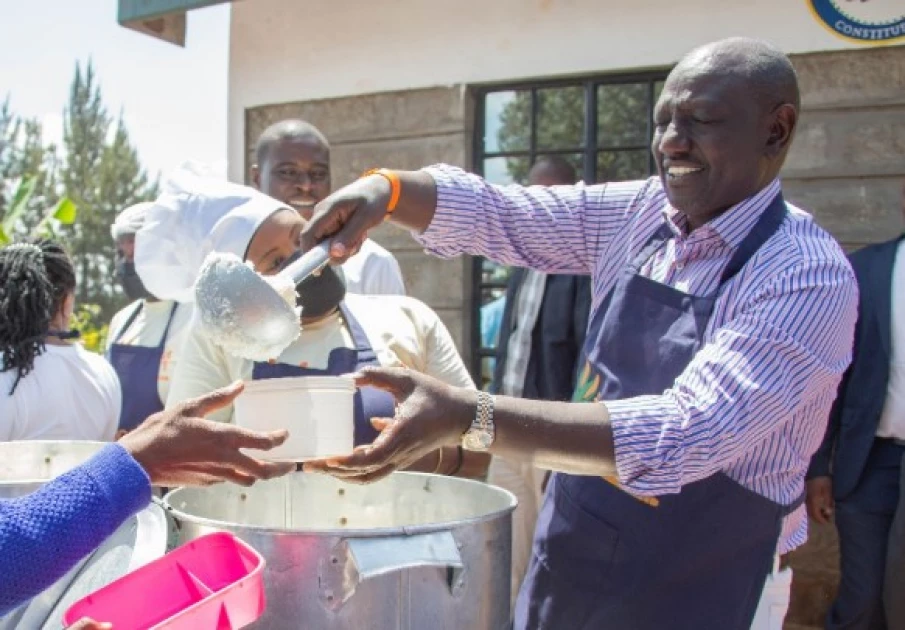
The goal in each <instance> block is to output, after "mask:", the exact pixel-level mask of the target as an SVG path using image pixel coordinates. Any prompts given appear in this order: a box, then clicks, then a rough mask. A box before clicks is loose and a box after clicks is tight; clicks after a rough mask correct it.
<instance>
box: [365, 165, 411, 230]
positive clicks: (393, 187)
mask: <svg viewBox="0 0 905 630" xmlns="http://www.w3.org/2000/svg"><path fill="white" fill-rule="evenodd" d="M368 175H380V176H381V177H383V178H384V179H386V180H387V181H388V182H390V202H389V203H388V204H387V214H386V217H385V219H389V218H390V215H391V214H393V210H395V209H396V204H398V203H399V195H400V193H401V192H402V183H401V182H400V181H399V176H398V175H397V174H396V172H395V171H391V170H390V169H387V168H372V169H371V170H369V171H368V172H367V173H365V174H364V175H362V177H367V176H368Z"/></svg>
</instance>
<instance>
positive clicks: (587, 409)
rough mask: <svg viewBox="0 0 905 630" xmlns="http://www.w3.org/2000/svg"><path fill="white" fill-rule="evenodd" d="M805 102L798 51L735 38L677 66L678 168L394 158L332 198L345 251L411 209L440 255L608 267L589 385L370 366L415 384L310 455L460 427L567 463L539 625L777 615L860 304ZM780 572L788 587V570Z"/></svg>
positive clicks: (559, 268)
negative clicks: (521, 176) (512, 386)
mask: <svg viewBox="0 0 905 630" xmlns="http://www.w3.org/2000/svg"><path fill="white" fill-rule="evenodd" d="M799 107H800V98H799V91H798V82H797V77H796V75H795V71H794V69H793V68H792V65H791V63H790V62H789V60H788V58H787V57H786V56H785V55H784V54H783V53H782V52H780V51H778V50H777V49H775V48H773V47H772V46H770V45H769V44H766V43H764V42H760V41H757V40H751V39H745V38H732V39H727V40H722V41H719V42H715V43H712V44H708V45H706V46H702V47H700V48H698V49H696V50H694V51H692V52H690V53H689V54H688V55H686V56H685V57H684V58H683V59H682V60H681V61H680V62H679V64H678V65H677V66H676V67H675V69H673V71H672V72H671V73H670V75H669V77H668V78H667V80H666V83H665V86H664V89H663V92H662V94H661V96H660V99H659V101H658V103H657V106H656V108H655V114H654V125H655V132H654V137H653V141H652V147H651V148H652V153H653V157H654V160H655V162H656V164H657V167H658V173H659V176H658V177H654V178H651V179H648V180H645V181H637V182H622V183H607V184H598V185H583V184H580V183H579V184H577V185H575V186H557V187H551V188H538V187H533V188H522V187H518V186H508V187H498V186H493V185H491V184H489V183H488V182H486V181H484V180H483V179H481V178H479V177H477V176H474V175H470V174H467V173H465V172H463V171H461V170H459V169H457V168H453V167H449V166H436V167H432V168H427V169H424V170H422V171H417V172H400V171H389V170H381V171H378V172H377V173H375V174H372V175H370V176H368V177H366V178H363V179H361V180H359V181H357V182H355V183H353V184H351V185H350V186H348V187H347V188H345V189H343V190H340V191H338V192H337V193H336V194H335V195H333V196H331V197H330V198H328V199H326V200H325V201H324V202H322V204H320V205H319V207H318V208H317V210H316V212H315V215H314V217H313V219H312V221H311V223H310V224H309V226H308V228H307V230H306V232H305V233H304V234H303V239H304V240H305V242H306V243H307V244H308V245H311V244H313V243H314V242H316V241H317V240H320V239H322V238H325V237H330V238H332V239H333V245H332V248H331V250H332V253H333V255H334V257H335V258H336V259H337V260H342V259H343V258H344V257H346V256H347V255H348V254H349V253H350V252H351V251H354V245H355V243H357V242H360V239H361V237H362V234H364V233H366V231H367V230H368V229H370V228H371V227H373V226H375V225H378V224H379V223H381V222H382V221H384V220H385V219H386V218H389V219H390V220H393V221H394V222H396V223H397V224H399V225H402V226H404V227H407V228H409V229H411V230H412V231H413V233H414V234H415V236H416V238H417V239H418V240H419V241H420V242H421V243H422V244H423V245H424V246H425V247H426V248H427V249H428V251H430V252H432V253H434V254H436V255H439V256H444V257H452V256H458V255H460V254H463V253H469V254H479V255H483V256H486V257H488V258H490V259H492V260H494V261H497V262H499V263H502V264H508V265H517V266H525V267H531V268H535V269H538V270H540V271H543V272H546V273H571V274H579V273H590V274H592V276H593V301H592V306H591V315H590V323H589V326H588V331H587V336H586V343H585V347H584V362H583V367H582V369H581V373H580V375H579V383H578V387H577V388H576V392H575V395H574V396H573V401H574V402H571V403H562V402H546V401H527V400H520V399H515V398H509V397H506V396H495V397H493V396H490V395H488V394H486V393H484V392H466V391H464V390H455V389H451V388H448V387H445V386H442V385H440V384H438V383H436V382H433V381H431V380H430V379H427V378H422V377H420V376H419V375H414V374H410V373H408V372H404V371H398V370H374V371H368V372H367V373H365V374H363V375H361V376H360V377H359V379H358V380H359V382H360V383H361V384H372V385H377V386H381V387H384V388H386V389H388V390H389V391H391V392H393V394H394V395H395V396H396V399H397V402H398V407H397V414H396V420H395V422H393V423H392V424H390V425H389V426H388V428H387V429H386V430H385V431H384V432H383V434H382V435H381V436H380V437H379V438H378V440H377V442H375V444H374V445H373V446H372V447H370V448H364V449H361V450H359V451H358V452H356V453H353V454H351V455H349V456H347V457H343V458H336V459H331V460H328V461H321V462H311V463H309V464H307V465H306V467H307V468H309V469H312V470H321V471H326V472H328V473H330V474H334V475H336V476H339V477H342V478H345V479H349V480H353V481H360V482H367V481H372V480H374V479H378V478H380V477H382V476H384V475H386V474H388V473H390V472H392V471H393V470H395V469H397V468H402V467H404V466H405V465H407V463H408V462H409V461H413V460H414V459H415V458H417V457H420V456H421V455H423V454H424V453H427V452H429V451H430V450H433V449H435V448H437V447H438V446H440V445H442V444H445V443H454V442H456V441H460V440H461V441H462V443H463V444H464V445H465V446H466V448H471V449H475V450H489V451H490V452H491V453H493V454H500V455H502V456H504V457H507V458H519V457H521V458H525V459H527V460H528V461H531V462H532V463H533V464H534V465H536V466H539V467H543V468H548V469H551V470H554V471H557V472H556V474H554V475H553V477H552V479H551V482H550V485H549V488H548V490H547V493H546V497H545V501H544V506H543V508H542V510H541V513H540V516H539V520H538V526H537V531H536V534H535V540H534V554H533V558H532V562H531V566H530V567H529V569H528V575H527V577H526V578H525V582H524V584H523V586H522V589H521V592H520V595H519V598H518V601H517V604H516V610H515V623H514V627H515V628H517V629H519V630H523V629H529V628H531V629H533V628H570V629H583V630H595V629H599V628H618V629H620V630H621V629H632V630H659V629H661V628H683V629H684V628H714V629H717V628H718V629H720V630H749V628H751V626H752V623H755V621H756V622H757V623H758V624H759V625H758V627H759V628H760V627H769V628H778V627H779V625H777V624H780V625H781V623H782V617H783V616H784V614H785V611H784V610H778V611H772V610H767V611H765V613H764V617H765V619H766V620H764V619H760V618H758V619H757V620H755V614H756V613H757V608H758V602H759V600H760V598H761V594H762V593H763V592H764V585H765V584H768V582H767V579H768V577H769V576H776V575H778V574H779V573H781V572H782V571H784V570H785V568H784V566H783V564H784V558H785V555H786V554H787V553H788V552H789V551H791V550H792V549H795V548H796V547H798V546H799V545H801V544H802V543H804V541H805V540H806V537H807V520H806V515H805V510H804V509H803V506H802V504H803V500H804V475H805V471H806V470H807V467H808V463H809V460H810V457H811V455H812V454H813V453H814V451H815V450H816V448H817V446H818V445H819V444H820V441H821V438H822V437H823V433H824V430H825V427H826V423H827V415H828V412H829V409H830V406H831V405H832V402H833V400H834V398H835V396H836V387H837V385H838V383H839V381H840V378H841V375H842V373H843V372H844V371H845V369H846V368H847V366H848V365H849V363H850V361H851V354H852V338H853V332H854V326H855V319H856V311H857V304H856V303H857V287H856V282H855V278H854V274H853V272H852V269H851V266H850V265H849V263H848V261H847V260H846V257H845V255H844V253H843V252H842V250H841V248H840V247H839V245H838V243H836V241H835V240H834V239H833V238H832V237H831V236H830V235H829V234H827V233H826V232H825V231H824V230H822V229H821V228H820V227H819V226H818V225H817V224H816V223H815V222H814V220H813V219H812V217H811V216H810V215H809V214H807V213H806V212H804V211H803V210H800V209H798V208H796V207H794V206H793V205H791V204H789V203H787V202H786V201H785V200H784V199H783V196H782V192H781V184H780V181H779V171H780V169H781V167H782V164H783V162H784V160H785V157H786V154H787V152H788V149H789V147H790V146H791V143H792V138H793V136H794V131H795V127H796V124H797V120H798V111H799ZM785 575H788V573H786V574H785ZM789 582H790V580H789ZM770 586H771V587H772V586H777V588H778V589H784V590H785V597H786V600H787V598H788V588H789V586H788V582H786V583H785V584H781V585H774V584H770ZM496 595H498V594H496ZM488 596H490V597H492V596H495V595H494V594H488Z"/></svg>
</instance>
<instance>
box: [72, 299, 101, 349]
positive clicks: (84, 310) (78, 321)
mask: <svg viewBox="0 0 905 630" xmlns="http://www.w3.org/2000/svg"><path fill="white" fill-rule="evenodd" d="M99 321H102V320H101V309H100V307H99V306H98V305H97V304H82V305H80V306H78V308H76V311H75V313H74V314H73V316H72V327H73V328H75V329H76V330H78V331H79V332H81V333H82V338H81V340H82V344H83V345H84V346H85V348H86V349H87V350H90V351H92V352H97V353H98V354H101V353H103V352H104V349H105V348H106V347H107V334H108V332H109V324H107V323H106V322H104V323H102V324H100V325H99V324H98V323H97V322H99Z"/></svg>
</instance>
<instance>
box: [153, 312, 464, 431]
mask: <svg viewBox="0 0 905 630" xmlns="http://www.w3.org/2000/svg"><path fill="white" fill-rule="evenodd" d="M345 303H346V307H347V308H348V309H349V311H350V312H351V313H352V314H353V315H354V317H355V318H356V320H358V322H359V324H360V325H361V327H362V328H363V329H364V332H365V334H366V335H367V337H368V341H370V343H371V347H372V348H373V349H374V352H375V354H376V355H377V360H378V362H379V364H380V365H381V366H384V367H394V366H404V367H408V368H411V369H413V370H417V371H419V372H422V373H424V374H427V375H429V376H433V377H434V378H437V379H439V380H441V381H443V382H444V383H448V384H450V385H454V386H459V387H469V388H473V387H474V383H473V382H472V380H471V376H470V375H469V373H468V370H467V369H466V368H465V364H464V363H463V362H462V358H461V357H460V356H459V353H458V351H457V350H456V346H455V344H454V343H453V340H452V337H451V336H450V334H449V331H448V330H447V329H446V326H444V325H443V322H441V321H440V318H439V317H438V316H437V314H436V313H434V312H433V311H432V310H431V309H430V308H429V307H428V306H427V305H426V304H424V303H422V302H419V301H418V300H416V299H414V298H411V297H405V296H364V295H354V294H348V295H346V300H345ZM343 320H344V318H343V317H342V315H341V314H339V313H336V314H335V315H332V316H330V317H328V318H326V319H324V320H322V321H320V322H317V323H315V324H306V325H305V326H304V327H303V328H302V332H301V335H300V336H299V338H298V339H296V340H295V342H293V343H292V345H290V346H289V347H288V348H287V349H286V350H285V351H284V352H283V354H281V355H280V356H279V358H278V359H277V360H278V361H279V362H280V363H287V364H290V365H299V366H302V367H309V368H314V369H325V368H326V367H327V362H328V359H329V356H330V352H331V351H332V350H333V349H334V348H351V347H354V346H353V343H352V336H351V334H350V332H349V329H348V327H347V326H346V325H345V322H344V321H343ZM253 368H254V363H253V362H252V361H249V360H247V359H241V358H238V357H235V356H232V355H229V354H227V353H226V352H224V351H223V349H222V348H220V347H219V346H217V345H215V344H213V343H211V342H210V340H209V339H208V338H207V337H206V336H205V335H204V333H203V332H202V331H201V330H200V329H199V328H198V327H197V326H194V325H193V327H192V329H191V330H190V331H189V333H188V335H187V337H186V340H185V345H184V346H183V348H182V355H181V358H180V361H179V366H178V368H177V370H176V375H175V380H174V381H173V384H172V385H171V387H170V395H169V398H168V399H167V407H171V406H173V405H175V404H177V403H179V402H181V401H183V400H186V399H188V398H193V397H195V396H200V395H202V394H206V393H208V392H210V391H212V390H214V389H217V388H219V387H223V386H225V385H229V384H230V383H232V382H234V381H237V380H245V381H248V380H251V376H252V370H253ZM209 417H210V418H211V419H213V420H218V421H221V422H223V421H225V422H232V419H233V410H232V407H229V408H226V409H223V410H221V411H218V412H215V413H213V414H211V415H210V416H209Z"/></svg>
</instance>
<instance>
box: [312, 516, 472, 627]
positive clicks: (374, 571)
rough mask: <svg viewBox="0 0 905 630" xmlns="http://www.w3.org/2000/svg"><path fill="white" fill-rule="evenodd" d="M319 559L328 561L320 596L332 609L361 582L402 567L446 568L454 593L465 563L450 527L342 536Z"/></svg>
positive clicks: (462, 579) (462, 581) (458, 589)
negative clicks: (403, 533)
mask: <svg viewBox="0 0 905 630" xmlns="http://www.w3.org/2000/svg"><path fill="white" fill-rule="evenodd" d="M322 562H324V563H325V564H326V562H329V564H328V565H327V566H324V567H322V571H321V576H320V577H321V579H320V580H319V581H320V585H321V588H320V590H321V599H322V600H323V601H324V603H325V604H326V605H327V606H328V607H330V608H331V609H333V610H338V609H339V608H341V607H342V605H343V604H344V603H345V602H346V601H348V599H349V598H350V597H351V596H352V595H354V594H355V590H356V589H357V588H358V585H359V584H361V583H362V582H365V581H366V580H370V579H372V578H375V577H379V576H381V575H385V574H387V573H392V572H395V571H403V570H405V569H413V568H416V567H437V568H439V569H446V570H447V571H448V574H447V581H448V586H449V589H450V592H451V593H452V594H453V595H454V596H455V595H458V594H459V593H460V592H461V591H462V589H463V588H464V586H465V575H464V573H465V566H464V564H463V563H462V556H461V554H460V553H459V545H458V543H456V539H455V538H454V537H453V535H452V532H450V531H442V532H431V533H427V534H414V535H411V536H379V537H374V538H346V539H344V540H343V541H342V542H341V543H340V544H339V545H337V547H336V549H334V553H333V554H332V555H331V556H330V558H329V560H328V561H322Z"/></svg>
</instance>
